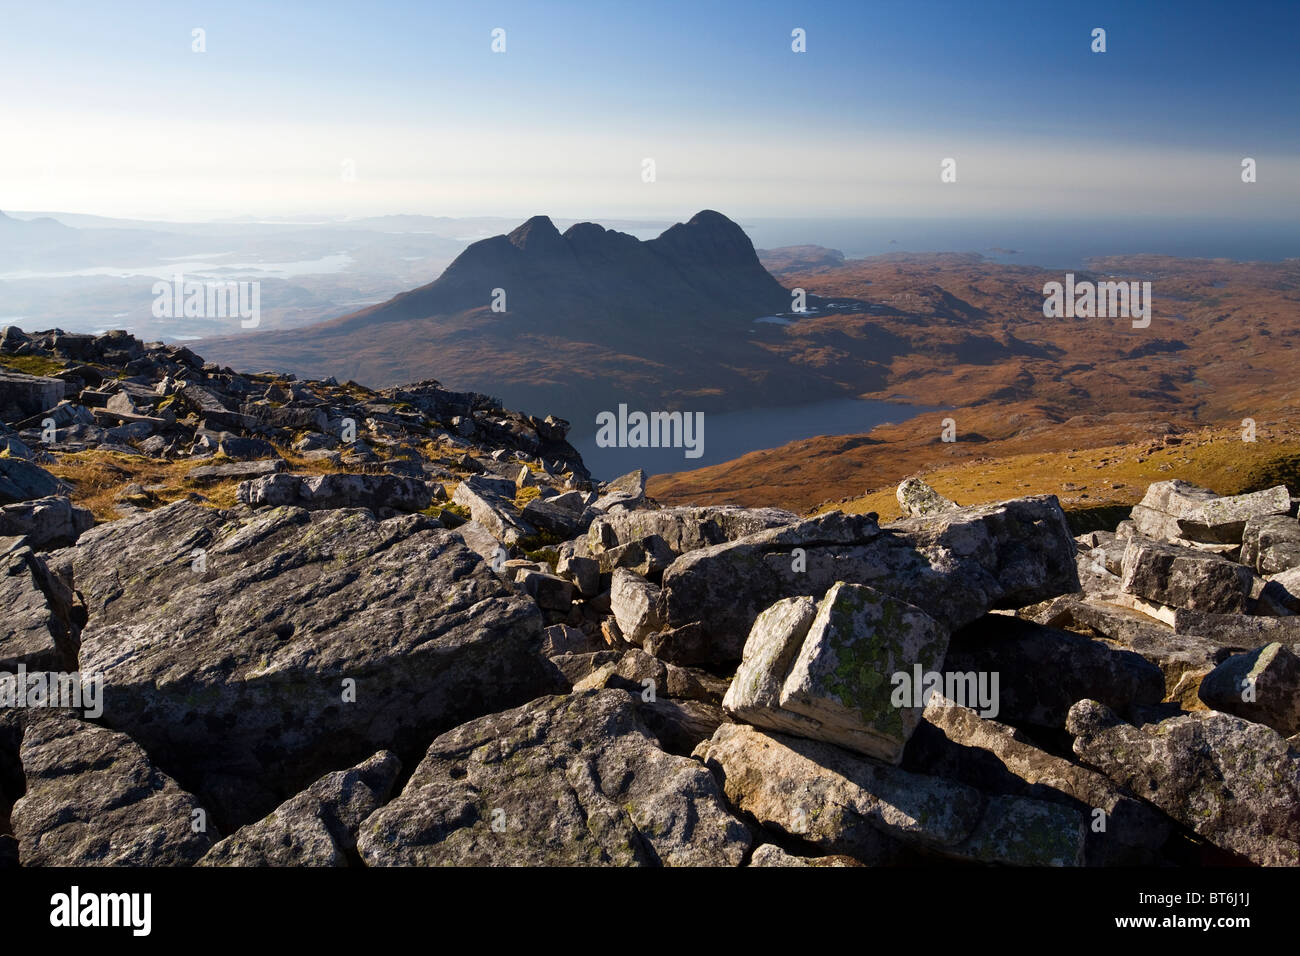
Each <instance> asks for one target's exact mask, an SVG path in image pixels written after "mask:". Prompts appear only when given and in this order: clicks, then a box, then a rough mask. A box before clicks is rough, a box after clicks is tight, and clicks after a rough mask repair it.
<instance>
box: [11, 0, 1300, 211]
mask: <svg viewBox="0 0 1300 956" xmlns="http://www.w3.org/2000/svg"><path fill="white" fill-rule="evenodd" d="M134 10H135V16H133V17H125V16H123V15H122V13H121V12H120V11H117V10H107V9H104V10H99V9H94V8H91V9H84V8H82V7H80V6H79V5H75V4H72V5H69V4H57V3H54V4H46V5H42V6H40V7H31V6H29V7H24V8H20V9H16V10H11V11H8V12H7V17H8V21H9V22H8V23H7V27H8V29H7V30H6V31H5V33H4V35H3V36H0V61H3V62H4V64H5V70H6V72H7V73H8V74H9V75H10V82H11V86H12V87H13V88H15V89H20V90H21V93H20V94H19V95H14V96H10V97H8V98H7V99H6V102H5V104H4V106H3V107H0V119H3V121H4V123H5V127H6V128H8V129H11V130H17V131H19V133H20V135H18V136H15V137H13V138H12V139H11V140H10V142H9V144H8V146H7V148H6V151H5V152H4V154H3V155H0V183H3V186H0V209H9V208H14V209H62V210H68V211H76V212H83V213H90V214H96V215H104V216H112V217H117V218H145V219H155V220H160V219H172V220H194V219H229V218H235V217H244V216H251V217H254V218H255V219H256V218H266V217H284V216H288V217H294V216H302V215H309V214H310V215H317V214H320V213H321V211H323V210H331V211H332V214H337V215H347V216H377V215H391V214H405V213H414V214H432V215H450V216H467V215H476V216H502V215H505V216H508V215H512V214H514V213H515V212H516V211H518V210H520V209H521V208H526V209H528V210H532V211H545V212H547V213H549V214H551V215H553V216H557V217H566V218H568V217H573V218H610V217H614V218H645V217H653V218H666V219H669V220H675V219H679V218H682V216H683V215H689V212H693V211H696V210H698V209H701V208H715V209H719V210H721V211H724V212H726V213H727V214H728V215H730V216H732V217H733V218H736V219H737V220H740V219H753V218H777V217H788V218H795V219H806V218H817V217H823V216H833V217H844V216H847V217H851V218H861V217H889V216H901V215H906V216H909V217H922V218H924V217H935V216H958V217H979V216H999V215H1000V216H1008V217H1012V216H1027V217H1030V218H1035V219H1038V218H1048V217H1056V218H1069V217H1103V216H1118V217H1121V218H1126V219H1127V218H1141V217H1146V216H1172V215H1188V216H1197V217H1201V218H1216V219H1224V220H1242V221H1246V220H1250V221H1264V220H1267V221H1280V220H1286V219H1292V218H1295V213H1296V211H1297V210H1300V160H1298V159H1297V153H1298V151H1297V148H1296V147H1297V146H1298V145H1300V132H1298V131H1297V130H1296V129H1295V127H1294V124H1290V123H1286V122H1283V120H1284V119H1285V118H1286V117H1289V116H1295V115H1297V114H1300V91H1298V90H1297V89H1296V87H1295V84H1294V83H1293V82H1291V80H1290V77H1289V75H1288V64H1289V62H1290V60H1291V57H1292V51H1291V49H1290V44H1291V43H1292V39H1291V38H1293V37H1294V36H1295V34H1296V28H1297V27H1298V26H1300V10H1297V8H1296V7H1294V5H1286V4H1271V3H1254V4H1244V5H1240V6H1238V7H1236V8H1234V9H1233V11H1232V13H1231V15H1228V14H1224V13H1221V12H1217V11H1214V10H1211V9H1209V8H1195V9H1189V8H1187V7H1186V5H1183V4H1171V3H1170V4H1166V3H1160V4H1144V5H1142V6H1141V8H1139V9H1131V7H1130V5H1125V4H1104V3H1103V4H1093V5H1091V6H1090V8H1089V9H1088V10H1087V12H1079V11H1075V10H1072V9H1050V10H1044V9H1042V8H1041V7H1040V6H1039V5H1038V4H1033V3H1023V2H1016V3H999V4H993V5H989V6H987V7H982V8H981V9H980V10H979V11H978V14H977V15H972V12H971V11H970V10H969V9H968V8H966V7H964V6H962V5H961V4H952V3H928V4H919V5H918V4H916V3H905V4H899V3H888V4H878V5H874V6H872V7H871V8H859V7H857V6H855V5H850V4H823V5H820V6H817V7H800V8H797V9H790V8H788V7H786V6H785V5H783V4H774V3H745V4H739V3H733V2H728V3H722V4H717V5H712V6H709V7H703V6H701V5H697V4H685V3H670V4H666V5H661V6H660V7H658V8H656V10H655V11H653V12H646V11H642V10H641V9H640V8H627V9H621V8H608V9H603V10H600V9H598V10H595V11H593V10H591V9H588V8H586V7H584V6H582V5H575V4H567V3H555V4H547V5H546V6H545V7H544V8H541V9H539V8H536V7H530V6H529V5H527V4H523V3H501V4H492V5H482V6H479V7H476V8H474V9H472V10H465V9H463V8H460V7H458V6H455V5H440V6H438V7H436V8H430V7H429V6H428V5H422V4H415V3H406V2H385V3H377V4H374V5H372V7H371V8H370V10H369V11H368V16H367V17H366V18H364V19H361V18H357V17H355V16H352V15H349V14H347V13H345V12H344V11H342V10H340V9H336V8H333V7H331V8H325V9H321V8H315V7H311V6H308V5H305V4H300V3H287V4H281V5H278V6H277V7H276V8H275V9H272V10H268V9H263V8H261V7H259V6H258V5H255V4H251V3H247V2H234V3H231V4H228V5H226V6H224V7H222V8H221V9H219V10H216V9H213V8H211V7H209V6H205V5H196V6H193V7H187V6H184V5H175V4H140V5H137V6H136V7H135V8H134ZM1094 28H1102V29H1104V30H1106V51H1105V52H1104V53H1094V52H1092V50H1091V49H1090V44H1091V43H1092V39H1091V33H1092V31H1093V29H1094ZM497 29H501V30H504V31H505V34H504V44H505V46H504V52H493V50H492V43H493V31H494V30H497ZM196 30H199V31H203V32H202V34H201V36H200V35H196V34H195V32H194V31H196ZM794 30H802V31H804V42H805V45H806V51H805V52H798V53H797V52H794V51H793V50H792V43H793V42H794V41H793V40H792V37H791V34H792V31H794ZM196 46H201V47H202V51H201V52H196V50H195V47H196ZM50 64H58V69H54V70H52V69H50ZM376 64H379V66H377V65H376ZM19 78H21V85H19ZM1246 157H1249V158H1252V159H1254V160H1255V161H1256V162H1257V164H1258V179H1257V181H1256V182H1255V183H1252V184H1250V185H1245V184H1243V183H1242V182H1241V177H1240V164H1241V162H1242V160H1243V158H1246ZM948 158H951V159H955V160H956V172H957V178H956V181H955V182H948V183H942V182H940V164H941V162H942V161H943V160H944V159H948ZM647 159H650V160H653V161H654V169H655V178H654V181H653V182H645V181H643V178H642V172H643V163H644V161H645V160H647ZM688 211H689V212H688ZM530 214H531V213H530Z"/></svg>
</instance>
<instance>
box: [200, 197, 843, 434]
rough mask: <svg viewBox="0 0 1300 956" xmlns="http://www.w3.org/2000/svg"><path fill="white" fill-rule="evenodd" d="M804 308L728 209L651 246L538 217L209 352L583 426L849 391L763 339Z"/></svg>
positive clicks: (241, 363) (230, 360) (255, 365)
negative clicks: (382, 298) (345, 305)
mask: <svg viewBox="0 0 1300 956" xmlns="http://www.w3.org/2000/svg"><path fill="white" fill-rule="evenodd" d="M497 290H500V291H497ZM494 302H495V303H496V304H497V308H496V309H495V310H494V308H493V304H494ZM790 308H791V297H790V292H788V291H787V290H786V289H785V288H784V287H783V286H782V285H781V284H780V283H779V282H777V281H776V280H775V279H774V278H773V277H772V276H771V275H770V274H769V273H768V272H767V270H765V269H764V268H763V266H762V265H761V264H760V262H759V260H758V257H757V255H756V254H755V252H754V246H753V244H752V243H751V242H750V240H749V237H748V236H746V235H745V233H744V231H743V230H742V229H741V228H740V227H739V226H738V225H736V223H734V222H732V221H731V220H730V219H728V218H727V217H726V216H724V215H722V214H721V213H717V212H713V211H711V210H705V211H703V212H700V213H698V214H697V215H695V216H693V217H692V218H691V219H690V221H689V222H685V223H678V224H677V225H674V226H672V227H671V228H669V229H667V230H666V231H664V232H663V233H662V234H661V235H659V236H658V237H657V238H654V239H650V240H647V241H641V240H638V239H637V238H635V237H633V236H630V235H628V234H626V233H622V232H616V231H614V230H610V229H605V228H603V227H601V226H599V225H597V224H595V223H590V222H586V223H578V224H576V225H574V226H572V227H570V228H569V229H568V230H566V231H565V232H564V233H563V234H561V233H560V232H559V230H558V229H556V227H555V225H554V224H553V223H552V222H551V220H550V219H549V218H547V217H546V216H534V217H533V218H532V219H529V220H528V221H527V222H525V223H523V224H522V225H520V226H519V227H518V228H516V229H515V230H514V231H513V232H511V233H509V234H508V235H500V236H494V237H492V238H490V239H484V240H482V241H479V242H476V243H474V244H472V245H471V246H469V247H468V248H467V249H466V250H465V251H464V252H463V253H461V255H460V256H459V257H458V258H457V259H456V260H455V261H454V262H452V264H451V265H450V266H448V267H447V269H446V271H445V272H443V274H442V275H441V276H440V277H439V278H438V279H437V280H436V281H434V282H431V283H430V284H428V285H426V286H422V287H420V288H418V289H413V290H412V291H410V292H406V293H403V294H401V295H398V296H396V297H394V298H392V299H390V300H388V301H387V302H383V303H381V304H379V305H376V306H372V307H370V308H367V309H364V310H362V311H359V312H354V313H352V314H350V315H345V316H342V317H341V318H338V319H333V320H330V321H327V322H323V323H319V324H317V325H314V326H310V327H307V328H303V329H298V330H294V331H292V332H250V333H248V334H246V335H241V336H235V337H226V338H221V339H210V340H207V341H205V342H204V343H203V346H202V347H203V349H204V350H205V352H206V353H207V354H209V355H210V356H211V357H212V358H213V359H214V360H217V361H220V362H223V363H227V364H230V365H233V366H235V367H237V368H242V369H249V370H253V369H262V368H268V367H270V368H277V369H283V370H289V371H294V372H296V373H298V374H302V375H317V376H320V377H325V376H329V375H333V376H335V377H336V378H339V379H343V378H352V379H355V380H357V381H365V382H374V383H380V384H383V383H395V382H402V381H410V380H415V379H420V378H427V377H436V378H438V379H440V380H441V381H444V382H446V383H448V384H449V385H452V386H454V387H457V388H472V389H476V390H479V391H484V392H488V393H490V394H493V395H496V396H497V397H499V398H501V399H502V400H503V401H506V402H510V403H513V404H514V405H515V406H516V407H522V408H527V409H549V410H554V411H556V412H557V413H559V414H562V415H565V416H567V417H570V418H571V419H573V420H574V421H575V424H578V425H579V428H580V430H581V425H582V423H583V420H584V419H587V418H588V416H590V415H592V414H594V412H595V411H598V410H601V409H613V408H615V407H617V404H618V403H620V402H627V403H629V404H631V403H637V402H644V403H650V405H651V407H652V408H685V409H688V410H689V409H700V410H712V409H716V408H724V407H733V408H734V407H746V406H751V405H754V404H765V403H770V402H771V401H772V400H773V399H776V400H777V401H778V402H780V403H784V404H793V403H795V402H798V401H802V400H809V399H816V398H823V397H829V396H831V395H836V394H842V393H843V391H842V388H841V387H839V386H838V385H836V384H834V383H831V382H827V381H825V380H824V379H821V378H819V377H818V376H811V377H810V376H808V375H807V374H805V373H801V372H800V371H799V370H797V369H796V368H794V367H792V366H791V365H790V364H789V363H788V362H787V361H786V360H784V359H783V358H781V357H779V356H777V355H774V354H773V352H772V351H771V349H770V348H768V347H767V344H765V340H766V338H768V337H770V330H771V329H772V328H773V327H772V326H766V327H765V326H755V324H754V320H755V319H757V318H760V317H763V316H770V315H772V314H774V313H781V312H787V311H788V310H789V309H790ZM755 389H763V390H766V391H767V392H768V393H769V394H768V395H767V396H766V399H764V398H761V397H756V395H755Z"/></svg>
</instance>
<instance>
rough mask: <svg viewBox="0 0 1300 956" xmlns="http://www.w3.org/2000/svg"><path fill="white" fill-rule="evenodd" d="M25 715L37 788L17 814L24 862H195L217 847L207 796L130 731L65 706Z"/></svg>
mask: <svg viewBox="0 0 1300 956" xmlns="http://www.w3.org/2000/svg"><path fill="white" fill-rule="evenodd" d="M24 723H25V728H24V732H23V742H22V749H21V751H20V754H21V759H22V766H23V771H24V773H25V774H26V778H27V793H26V794H25V795H24V796H23V797H22V798H21V799H19V800H18V802H17V803H16V804H15V805H14V809H13V815H12V820H13V828H14V835H15V837H17V839H18V853H19V859H20V860H21V861H22V863H23V865H24V866H186V865H189V864H192V863H194V862H195V861H197V860H198V859H199V858H200V857H201V856H203V854H204V853H206V852H207V850H208V848H209V847H211V846H212V839H213V837H214V836H216V832H215V830H214V829H213V828H212V826H211V825H210V824H209V823H208V822H207V821H206V814H203V816H201V817H196V811H202V810H203V808H202V807H201V806H200V805H199V802H198V801H197V800H196V799H195V798H194V797H193V796H192V795H190V794H189V793H186V792H185V791H184V790H182V789H181V787H180V786H179V785H178V784H177V783H176V782H175V781H174V780H172V778H171V777H169V776H167V775H166V774H164V773H163V772H162V771H160V770H159V769H158V768H157V767H156V766H154V764H153V762H152V761H151V760H150V759H149V756H148V755H147V754H146V753H145V752H144V750H142V749H141V748H140V746H139V745H138V744H137V743H135V742H134V741H133V740H131V738H129V737H128V736H126V734H120V733H116V732H114V731H111V730H107V729H105V728H103V727H98V726H95V725H93V724H88V723H85V722H84V721H82V720H80V719H78V718H76V717H74V716H72V715H69V714H67V713H66V712H61V711H44V712H38V713H35V714H33V715H31V716H29V717H28V718H27V719H26V720H25V721H24ZM200 821H202V823H203V825H204V826H206V832H204V831H202V830H200V831H199V832H196V824H198V823H199V822H200Z"/></svg>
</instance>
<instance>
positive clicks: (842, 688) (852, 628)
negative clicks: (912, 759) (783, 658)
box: [780, 583, 948, 763]
mask: <svg viewBox="0 0 1300 956" xmlns="http://www.w3.org/2000/svg"><path fill="white" fill-rule="evenodd" d="M947 648H948V634H947V632H946V631H944V630H943V628H941V627H940V626H939V625H938V624H937V623H936V622H935V621H934V620H933V619H932V618H931V617H929V615H927V614H926V613H925V612H924V611H922V610H921V609H920V608H918V607H914V606H913V605H910V604H907V603H906V602H904V601H899V600H897V599H896V598H892V597H890V596H889V595H887V594H883V593H881V592H879V591H876V590H874V589H872V588H868V587H863V586H862V585H855V584H844V583H840V584H836V585H835V587H833V588H831V590H830V591H829V592H827V594H826V597H825V598H823V599H822V602H821V605H820V606H819V607H818V609H817V617H816V618H815V619H814V620H813V622H812V624H811V626H810V627H809V628H808V635H807V637H805V638H804V642H803V646H802V648H800V650H799V654H798V656H797V657H796V658H795V661H794V664H793V665H792V666H791V668H790V673H789V675H788V676H787V677H786V679H785V683H784V684H783V685H782V687H781V699H780V706H781V708H782V709H783V710H787V711H791V712H793V713H796V714H800V715H802V716H804V717H809V718H811V719H812V720H815V721H816V722H817V723H818V725H819V732H818V734H817V736H818V738H819V739H822V740H827V741H829V742H831V743H838V744H841V745H843V746H846V747H848V748H849V749H851V750H856V751H858V752H859V753H864V754H868V755H869V756H873V757H877V758H879V759H881V760H886V761H889V762H891V763H897V762H898V761H899V760H901V759H902V753H903V747H904V746H905V745H906V744H907V739H908V738H909V737H910V736H911V735H912V731H913V730H915V729H916V725H917V724H918V723H919V722H920V719H921V710H922V708H921V707H918V706H913V705H912V704H911V702H910V701H909V703H908V705H905V706H899V705H898V703H897V702H896V701H895V699H894V697H895V694H894V690H895V687H894V684H893V683H892V682H891V675H894V674H899V673H903V674H906V675H908V677H909V678H911V677H912V676H913V674H914V671H915V668H916V667H918V666H919V667H920V669H921V672H922V673H929V672H933V671H937V670H938V669H939V667H940V665H942V663H943V657H944V652H945V651H946V650H947Z"/></svg>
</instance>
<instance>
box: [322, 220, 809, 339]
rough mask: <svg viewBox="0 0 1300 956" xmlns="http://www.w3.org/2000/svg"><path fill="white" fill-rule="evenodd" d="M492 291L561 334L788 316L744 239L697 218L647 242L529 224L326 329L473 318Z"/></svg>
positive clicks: (728, 224) (589, 228)
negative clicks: (645, 323)
mask: <svg viewBox="0 0 1300 956" xmlns="http://www.w3.org/2000/svg"><path fill="white" fill-rule="evenodd" d="M495 289H501V290H503V291H504V293H505V306H506V311H507V312H509V313H513V314H515V315H518V316H523V317H526V318H528V319H529V320H530V321H532V322H534V323H539V324H540V327H546V328H551V327H555V328H557V329H558V330H563V331H565V332H572V331H573V330H574V329H575V328H578V327H582V326H584V325H586V324H587V323H593V324H594V326H595V330H600V329H603V328H604V327H605V326H607V324H609V323H614V324H617V325H621V326H626V327H627V328H628V329H638V328H639V327H640V322H641V320H643V319H654V320H657V321H666V322H668V323H672V324H689V323H691V322H692V321H693V320H694V319H696V318H699V317H700V314H701V312H708V313H709V314H710V315H712V316H713V317H714V318H715V320H718V319H721V320H725V319H733V320H739V321H741V322H749V321H751V320H753V319H755V318H757V317H758V316H761V315H768V314H770V313H772V312H778V311H785V310H787V309H789V307H790V295H789V293H788V292H787V291H786V290H785V289H784V288H782V286H781V285H780V283H778V282H777V281H776V280H775V279H774V278H772V276H770V275H769V274H768V273H767V270H765V269H764V268H763V267H762V265H760V264H759V261H758V257H757V256H756V255H755V254H754V247H753V245H752V244H751V243H750V241H749V238H748V237H747V236H746V235H745V233H744V232H743V231H742V230H741V228H740V227H739V226H737V225H736V224H735V223H734V222H732V221H731V220H730V219H728V218H727V217H726V216H723V215H721V214H720V213H716V212H712V211H705V212H701V213H699V214H698V215H696V216H694V217H693V218H692V219H691V220H690V222H687V223H678V224H677V225H675V226H673V227H672V228H670V229H668V230H667V231H665V232H664V233H663V234H662V235H661V236H659V237H658V238H656V239H651V240H649V241H647V242H642V241H640V240H638V239H636V238H635V237H633V236H629V235H627V234H626V233H622V232H615V231H614V230H612V229H605V228H603V227H601V226H599V225H597V224H596V223H593V222H584V223H578V224H577V225H574V226H571V227H570V228H569V229H568V230H567V231H566V232H565V233H564V234H563V235H561V234H560V232H559V231H558V230H557V229H556V228H555V226H554V225H552V223H551V220H550V219H548V218H547V217H546V216H534V217H533V218H532V219H529V220H528V221H527V222H525V223H524V224H523V225H521V226H519V228H517V229H515V230H514V231H513V232H512V233H510V234H509V235H508V236H494V237H493V238H491V239H484V240H482V241H481V242H476V243H474V244H473V245H472V246H470V247H469V248H468V249H466V250H465V252H464V253H462V254H461V255H460V257H459V258H457V259H456V261H455V262H453V263H452V264H451V265H450V266H448V267H447V270H446V271H445V272H444V273H443V274H442V276H440V277H439V278H438V279H437V281H435V282H432V283H430V284H429V285H427V286H424V287H422V288H419V289H415V290H414V291H412V292H408V293H406V294H405V295H400V296H398V297H397V298H395V299H392V300H391V301H389V302H385V303H383V304H382V305H379V306H375V307H374V308H371V309H367V310H365V311H363V312H358V313H357V314H356V315H353V316H348V317H345V318H343V319H339V320H338V321H337V323H331V324H337V325H343V324H349V323H357V322H361V323H365V322H373V321H393V320H400V319H409V318H418V317H422V316H427V315H439V314H449V313H456V312H461V311H466V310H471V309H477V308H481V307H484V306H487V305H489V302H490V300H491V298H492V295H493V290H495Z"/></svg>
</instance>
